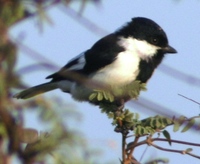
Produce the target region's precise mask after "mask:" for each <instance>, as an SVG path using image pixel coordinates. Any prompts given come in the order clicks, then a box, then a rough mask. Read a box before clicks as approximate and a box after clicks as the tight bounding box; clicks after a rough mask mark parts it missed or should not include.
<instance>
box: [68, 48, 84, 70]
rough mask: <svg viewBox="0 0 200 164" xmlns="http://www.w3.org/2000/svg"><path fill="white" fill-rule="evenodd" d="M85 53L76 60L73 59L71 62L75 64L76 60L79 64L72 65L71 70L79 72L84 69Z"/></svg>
mask: <svg viewBox="0 0 200 164" xmlns="http://www.w3.org/2000/svg"><path fill="white" fill-rule="evenodd" d="M84 54H85V52H82V53H81V54H80V55H78V56H76V57H75V58H73V59H71V60H70V61H69V63H70V62H73V61H74V60H77V63H76V64H74V65H72V66H71V67H69V68H68V69H69V70H79V69H83V67H84V66H85V62H86V61H85V55H84Z"/></svg>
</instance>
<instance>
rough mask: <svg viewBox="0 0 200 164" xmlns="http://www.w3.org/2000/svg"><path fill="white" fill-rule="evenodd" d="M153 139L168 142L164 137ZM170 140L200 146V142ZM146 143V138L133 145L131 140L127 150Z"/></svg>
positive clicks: (153, 139)
mask: <svg viewBox="0 0 200 164" xmlns="http://www.w3.org/2000/svg"><path fill="white" fill-rule="evenodd" d="M153 141H164V142H169V141H168V140H167V139H165V138H152V139H151V142H153ZM170 141H171V142H173V143H177V144H183V145H191V146H198V147H200V144H197V143H192V142H185V141H180V140H172V139H171V140H170ZM146 143H147V142H146V140H143V141H140V142H138V143H137V144H136V145H134V141H133V142H131V143H129V144H128V146H127V151H128V150H130V149H132V148H133V147H134V148H136V147H138V146H141V145H144V144H146Z"/></svg>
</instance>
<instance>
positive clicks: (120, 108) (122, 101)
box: [117, 99, 125, 112]
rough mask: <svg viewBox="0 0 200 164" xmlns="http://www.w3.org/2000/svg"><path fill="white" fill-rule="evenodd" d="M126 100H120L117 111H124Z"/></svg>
mask: <svg viewBox="0 0 200 164" xmlns="http://www.w3.org/2000/svg"><path fill="white" fill-rule="evenodd" d="M124 103H125V102H124V99H120V100H119V101H118V102H117V111H121V112H122V111H123V109H124Z"/></svg>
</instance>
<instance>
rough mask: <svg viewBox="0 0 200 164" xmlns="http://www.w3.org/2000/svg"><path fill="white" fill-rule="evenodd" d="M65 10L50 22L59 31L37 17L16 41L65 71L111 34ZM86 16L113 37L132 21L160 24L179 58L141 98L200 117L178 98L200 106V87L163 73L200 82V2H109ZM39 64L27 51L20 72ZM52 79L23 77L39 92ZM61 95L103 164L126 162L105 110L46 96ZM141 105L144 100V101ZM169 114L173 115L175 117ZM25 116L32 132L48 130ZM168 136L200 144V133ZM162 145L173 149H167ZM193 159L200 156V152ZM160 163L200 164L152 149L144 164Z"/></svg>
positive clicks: (54, 12) (38, 74)
mask: <svg viewBox="0 0 200 164" xmlns="http://www.w3.org/2000/svg"><path fill="white" fill-rule="evenodd" d="M79 6H80V3H78V2H77V3H74V4H73V5H71V7H72V8H73V9H75V10H77V11H78V9H79ZM63 10H64V8H63V7H62V6H60V5H59V6H55V7H53V8H51V9H49V10H48V16H49V17H50V18H51V19H52V21H53V25H49V24H47V23H46V24H45V26H44V28H43V31H42V32H41V31H40V30H39V29H38V27H37V18H36V17H34V18H31V19H29V20H26V21H24V22H22V23H20V24H18V25H17V26H15V27H14V28H13V29H12V30H11V36H12V37H13V38H19V36H20V37H21V36H23V39H21V41H22V43H23V44H26V45H27V46H28V47H30V48H32V49H34V50H36V51H37V52H39V53H40V54H42V55H44V56H45V57H46V58H48V59H49V60H50V61H52V62H53V63H55V64H56V65H57V66H58V67H62V66H64V65H65V64H66V63H67V61H68V60H70V59H71V58H73V57H75V56H76V55H78V54H79V53H81V52H82V51H84V50H86V49H88V48H90V47H91V46H92V45H93V44H94V42H96V41H97V40H98V39H100V38H101V37H103V36H104V35H106V34H107V33H105V34H104V33H98V34H97V33H95V32H92V31H90V30H88V29H87V28H85V27H84V26H83V25H82V24H81V23H78V22H77V20H74V19H72V18H71V17H70V16H68V15H67V14H66V13H65V12H63ZM83 16H84V17H86V18H87V19H89V20H91V21H92V22H94V23H95V24H97V25H98V26H99V27H101V28H103V29H105V31H108V33H109V32H113V31H114V30H116V29H118V28H119V27H120V26H122V25H123V24H125V23H126V22H128V21H130V20H131V18H133V17H137V16H142V17H147V18H150V19H152V20H154V21H155V22H157V23H158V24H159V25H160V26H161V27H162V28H163V29H164V30H165V32H166V33H167V36H168V39H169V43H170V45H171V46H173V47H174V48H175V49H176V50H177V51H178V54H169V55H166V58H165V59H164V61H163V62H162V64H161V66H160V67H159V68H158V69H157V71H156V72H155V73H154V75H153V77H152V78H151V80H150V81H149V82H148V85H147V88H148V90H147V91H146V92H142V93H141V98H145V99H148V100H151V101H153V102H154V103H157V104H158V105H162V106H164V107H167V108H169V109H171V110H172V111H175V112H176V113H178V114H180V115H181V114H182V115H185V116H187V117H192V116H195V115H198V114H199V113H200V107H199V106H198V105H197V104H195V103H192V102H191V101H188V100H186V99H184V98H182V97H180V96H178V93H180V94H182V95H185V96H187V97H189V98H192V99H194V100H196V101H198V102H200V96H199V93H200V87H199V86H200V82H199V81H194V80H191V79H184V80H180V79H178V78H176V77H171V76H169V74H167V73H164V72H163V71H162V70H163V69H164V65H166V66H170V67H172V68H174V69H176V70H178V71H181V72H183V73H186V74H188V75H191V76H194V77H197V78H200V69H199V66H200V64H199V61H200V55H199V47H200V42H199V38H200V1H198V0H191V1H184V0H182V1H181V0H180V1H178V0H177V1H175V0H174V1H173V0H168V1H161V0H149V1H139V0H123V1H116V0H103V1H102V3H100V4H99V5H94V4H92V3H89V4H88V5H87V6H86V8H85V10H84V12H83ZM39 62H41V61H37V60H34V59H33V58H31V57H30V54H27V53H25V52H24V51H23V50H20V51H19V60H18V64H17V68H18V69H21V68H23V67H25V66H28V65H30V64H33V63H35V64H36V63H39ZM55 71H56V70H55ZM51 73H53V72H52V70H50V71H45V70H44V69H42V70H41V71H35V72H32V73H27V74H23V75H21V76H22V78H23V80H24V82H26V83H27V84H28V85H30V86H34V85H37V84H40V83H43V82H47V80H45V77H46V76H48V75H49V74H51ZM170 73H171V72H170ZM188 82H189V83H188ZM55 95H58V96H59V97H60V98H61V99H62V100H63V101H65V102H66V103H69V104H73V105H74V108H75V110H76V111H79V112H80V113H81V114H82V119H81V120H80V122H79V123H77V124H76V123H73V124H72V125H71V128H75V126H78V127H79V129H80V130H81V132H82V133H83V135H84V136H85V137H87V139H88V143H89V144H90V145H91V147H97V148H99V149H100V150H102V152H103V154H102V156H101V158H100V159H101V160H102V161H114V163H119V158H121V135H120V134H118V133H115V132H113V129H114V127H113V126H112V125H111V120H109V119H108V118H107V116H106V115H105V114H101V112H100V109H98V108H97V107H94V106H92V105H90V104H88V103H79V102H76V101H74V100H73V99H71V97H70V95H68V94H66V93H62V92H60V91H59V90H57V91H53V92H49V93H47V94H45V96H48V97H52V96H55ZM139 101H141V100H140V99H139ZM141 103H142V101H141ZM126 107H127V108H129V109H130V110H132V111H133V112H139V113H140V114H141V118H145V117H148V116H154V115H157V114H159V113H155V112H152V111H150V110H148V109H147V108H146V109H143V108H139V107H138V106H137V105H134V102H131V103H127V104H126ZM162 110H163V108H160V111H162ZM147 111H149V112H147ZM164 112H165V113H167V114H169V115H170V111H164ZM25 115H26V127H33V128H36V129H37V130H43V128H42V127H41V126H40V124H39V123H38V120H37V119H36V115H35V114H34V112H32V113H26V114H25ZM172 115H173V114H172ZM96 120H101V121H96ZM69 126H70V125H69ZM168 130H169V131H170V132H171V137H172V139H180V140H185V141H190V142H199V137H200V132H199V131H193V130H190V132H186V133H183V134H181V133H180V132H176V133H173V132H172V131H171V130H172V127H170V128H168ZM157 144H158V145H160V144H161V143H158V142H157ZM162 145H163V146H168V145H167V144H162ZM189 147H190V146H187V145H184V146H180V145H176V144H172V146H171V147H170V148H173V149H180V150H181V149H182V150H184V149H187V148H189ZM145 148H146V146H142V147H140V148H138V149H136V152H137V153H136V154H135V157H136V158H137V159H138V160H139V159H140V157H141V153H142V152H143V151H144V150H145ZM193 153H195V154H197V155H200V148H199V149H196V151H194V152H193ZM156 157H165V158H168V159H169V160H170V164H177V163H182V164H187V163H193V164H198V163H200V162H199V160H198V159H195V158H193V157H190V156H187V155H181V154H174V153H169V152H162V151H160V150H156V149H155V148H152V147H149V148H148V149H147V152H146V154H145V156H144V158H143V159H142V161H141V163H144V162H145V161H146V160H148V159H149V158H156ZM99 163H101V162H99ZM103 163H104V162H103Z"/></svg>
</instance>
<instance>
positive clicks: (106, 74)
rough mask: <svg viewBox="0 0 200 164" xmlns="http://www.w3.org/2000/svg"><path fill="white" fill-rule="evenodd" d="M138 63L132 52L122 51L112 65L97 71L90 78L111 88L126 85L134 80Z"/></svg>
mask: <svg viewBox="0 0 200 164" xmlns="http://www.w3.org/2000/svg"><path fill="white" fill-rule="evenodd" d="M139 62H140V59H139V57H138V56H137V55H135V54H134V52H131V51H124V52H121V53H119V54H118V56H117V57H116V59H115V61H114V62H113V63H111V64H109V65H107V66H106V67H104V68H102V69H100V70H99V71H97V72H96V73H95V74H94V75H93V76H92V77H91V78H92V79H93V80H96V81H98V82H102V83H105V84H108V85H112V86H113V85H114V86H123V85H127V84H129V83H131V82H132V81H134V80H135V79H136V77H137V75H138V73H139V70H138V68H139Z"/></svg>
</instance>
